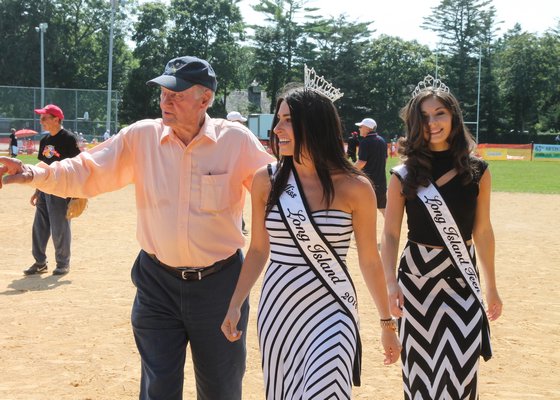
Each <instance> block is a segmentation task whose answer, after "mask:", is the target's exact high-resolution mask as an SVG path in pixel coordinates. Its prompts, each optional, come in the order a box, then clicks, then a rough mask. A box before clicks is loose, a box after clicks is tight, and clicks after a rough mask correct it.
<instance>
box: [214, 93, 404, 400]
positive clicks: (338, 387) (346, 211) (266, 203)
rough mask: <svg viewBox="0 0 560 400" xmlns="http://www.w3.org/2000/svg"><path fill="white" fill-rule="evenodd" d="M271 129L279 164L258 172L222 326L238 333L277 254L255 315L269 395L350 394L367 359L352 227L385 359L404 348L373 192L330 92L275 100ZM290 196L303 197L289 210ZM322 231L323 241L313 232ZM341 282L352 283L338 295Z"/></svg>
mask: <svg viewBox="0 0 560 400" xmlns="http://www.w3.org/2000/svg"><path fill="white" fill-rule="evenodd" d="M273 126H274V129H273V135H272V137H271V147H272V148H273V150H274V152H275V154H276V155H277V157H278V158H279V161H278V163H277V165H276V166H275V167H269V168H265V169H262V170H260V171H258V172H257V174H256V176H255V178H254V181H253V185H252V193H251V199H252V207H253V209H252V228H251V233H252V237H251V244H250V247H249V250H248V252H247V257H246V259H245V262H244V264H243V268H242V272H241V275H240V278H239V281H238V283H237V288H236V290H235V293H234V295H233V297H232V300H231V303H230V307H229V310H228V313H227V315H226V317H225V320H224V322H223V324H222V331H223V332H224V334H225V335H226V337H227V338H228V339H229V340H231V341H235V340H238V339H239V338H240V336H241V335H242V333H243V332H240V331H238V330H237V322H238V320H239V315H240V307H241V304H243V301H244V300H245V299H246V298H247V296H248V295H249V292H250V290H251V288H252V286H253V285H254V284H255V282H256V280H257V279H258V277H259V275H260V274H261V272H262V270H263V268H264V266H265V264H266V262H267V260H268V259H270V262H269V264H268V268H267V270H266V274H265V276H264V280H263V287H262V290H261V297H260V302H259V310H258V321H257V326H258V334H259V343H260V349H261V354H262V366H263V372H264V379H265V390H266V398H267V399H268V400H288V399H294V400H295V399H297V400H300V399H311V398H314V399H327V398H329V399H330V398H338V399H350V398H351V388H352V382H354V384H358V383H359V358H360V355H359V354H360V344H359V331H358V328H357V321H356V320H355V319H356V318H355V314H354V315H353V314H352V311H356V310H350V308H352V307H356V308H357V301H356V298H355V293H354V292H353V286H352V285H351V279H350V276H349V274H348V268H347V266H346V263H345V258H346V254H347V251H348V248H349V246H350V238H351V235H352V232H353V233H354V236H355V240H356V246H357V250H358V255H359V264H360V268H361V272H362V275H363V277H364V280H365V282H366V284H367V287H368V289H369V292H370V294H371V296H372V297H373V300H374V302H375V305H376V307H377V310H378V313H379V316H380V318H381V319H382V320H384V321H382V325H383V326H384V327H382V329H381V343H382V345H383V349H384V362H385V364H391V363H394V362H396V361H397V359H398V357H399V352H400V344H399V342H398V339H397V336H396V333H395V330H393V329H392V328H393V327H394V326H393V322H394V321H393V320H392V319H391V314H390V312H389V303H388V298H387V292H386V286H385V278H384V274H383V267H382V264H381V258H380V256H379V253H378V251H377V249H376V243H377V241H376V207H375V204H376V201H375V193H374V191H373V188H372V185H371V183H370V181H369V180H368V179H367V177H365V176H364V175H363V174H362V173H361V172H359V171H358V170H356V169H355V168H354V167H353V166H352V165H351V164H350V163H349V161H348V160H347V157H346V155H345V153H344V149H343V142H342V140H343V139H342V128H341V124H340V120H339V117H338V114H337V111H336V108H335V107H334V105H333V103H332V102H331V101H330V100H329V99H328V98H327V97H325V96H323V95H321V94H319V93H317V92H315V91H313V90H308V89H301V88H300V89H293V90H291V91H289V92H288V93H287V94H286V95H285V96H282V97H281V98H279V100H278V103H277V107H276V115H275V119H274V125H273ZM285 196H287V197H288V198H289V199H288V201H292V200H293V199H294V198H299V197H301V202H295V203H291V205H290V206H288V207H285V204H284V205H283V203H282V202H283V201H284V199H285V198H286V197H285ZM299 206H301V210H300V211H297V212H296V211H295V210H296V209H297V207H299ZM291 223H294V224H295V230H291V229H292V228H289V225H290V224H291ZM315 233H316V236H317V237H318V238H319V239H318V240H319V241H320V244H317V243H315V242H313V240H312V239H310V238H309V236H312V235H314V234H315ZM312 242H313V243H312ZM309 249H312V250H311V251H314V253H313V256H310V255H309V252H308V251H309ZM317 249H321V251H317ZM323 249H324V253H323ZM327 252H330V253H329V254H330V256H328V257H326V256H324V257H323V254H327ZM317 259H318V260H319V261H320V262H319V263H318V264H317V265H319V266H318V267H317V268H316V267H315V263H316V262H317ZM332 260H336V261H337V262H335V263H330V261H332ZM349 267H352V266H349ZM320 269H323V271H320ZM336 271H338V272H336ZM337 273H340V274H341V275H336V274H337ZM325 277H326V278H325ZM340 283H345V284H347V287H349V288H350V289H349V290H348V291H346V292H343V293H342V294H341V296H338V294H337V293H338V292H337V291H336V290H337V288H336V286H337V285H338V284H340ZM333 287H334V289H333ZM395 325H396V324H395ZM395 328H396V326H395Z"/></svg>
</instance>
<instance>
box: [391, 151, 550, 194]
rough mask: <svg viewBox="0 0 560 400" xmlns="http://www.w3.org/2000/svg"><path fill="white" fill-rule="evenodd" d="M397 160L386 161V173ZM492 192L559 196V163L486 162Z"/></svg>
mask: <svg viewBox="0 0 560 400" xmlns="http://www.w3.org/2000/svg"><path fill="white" fill-rule="evenodd" d="M397 164H398V158H389V159H388V160H387V171H389V169H391V168H392V167H393V166H395V165H397ZM488 164H489V165H490V172H491V173H492V191H494V192H522V193H549V194H560V162H554V161H488Z"/></svg>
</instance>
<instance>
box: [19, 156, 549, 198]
mask: <svg viewBox="0 0 560 400" xmlns="http://www.w3.org/2000/svg"><path fill="white" fill-rule="evenodd" d="M18 158H19V159H20V160H22V161H23V162H24V163H29V164H34V163H36V162H37V156H36V155H31V156H27V155H20V156H18ZM397 163H398V158H389V159H388V160H387V171H389V169H390V168H391V167H393V166H395V165H396V164H397ZM489 164H490V172H491V173H492V190H493V191H495V192H523V193H553V194H560V162H553V161H489Z"/></svg>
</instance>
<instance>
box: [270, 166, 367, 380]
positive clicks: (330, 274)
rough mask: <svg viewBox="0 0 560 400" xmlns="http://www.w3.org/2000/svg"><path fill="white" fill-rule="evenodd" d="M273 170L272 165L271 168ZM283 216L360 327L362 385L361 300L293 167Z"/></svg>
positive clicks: (356, 375) (319, 274)
mask: <svg viewBox="0 0 560 400" xmlns="http://www.w3.org/2000/svg"><path fill="white" fill-rule="evenodd" d="M269 171H271V172H272V168H269ZM278 208H279V211H280V215H281V216H282V219H283V220H284V222H285V224H286V226H288V228H289V230H290V233H291V236H292V238H293V239H294V242H295V243H296V245H297V246H298V248H299V250H300V252H301V254H302V256H303V257H304V258H305V260H306V261H307V263H308V264H309V265H310V266H311V267H313V268H312V269H313V271H314V272H315V273H316V275H317V277H318V278H319V279H320V280H321V281H322V282H323V284H324V285H325V287H326V288H327V289H328V290H329V291H330V292H331V294H332V295H333V296H334V298H335V299H336V300H337V301H338V302H339V303H340V304H341V305H342V307H343V309H344V310H345V312H346V313H347V314H348V315H349V316H350V317H351V319H352V322H353V323H354V326H355V327H356V335H357V337H356V355H355V357H354V370H353V378H352V380H353V383H354V386H360V373H361V356H362V347H361V341H360V334H359V322H358V321H359V318H358V300H357V297H356V290H355V288H354V284H353V283H352V279H351V277H350V275H349V273H348V270H347V269H346V268H345V267H343V265H344V263H343V261H342V260H341V259H340V257H339V256H338V254H337V253H336V251H335V250H334V249H333V247H332V246H331V244H330V243H328V241H327V240H326V239H325V237H324V236H323V234H322V233H321V231H320V230H319V229H318V227H317V226H316V225H315V223H314V222H313V220H312V219H311V218H310V214H311V213H310V210H309V207H308V205H307V201H306V200H305V197H304V194H303V190H302V188H301V185H300V182H299V179H298V177H297V173H296V172H295V170H292V171H291V173H290V177H289V179H288V182H287V184H286V188H285V189H284V191H283V193H282V195H281V196H280V199H279V201H278Z"/></svg>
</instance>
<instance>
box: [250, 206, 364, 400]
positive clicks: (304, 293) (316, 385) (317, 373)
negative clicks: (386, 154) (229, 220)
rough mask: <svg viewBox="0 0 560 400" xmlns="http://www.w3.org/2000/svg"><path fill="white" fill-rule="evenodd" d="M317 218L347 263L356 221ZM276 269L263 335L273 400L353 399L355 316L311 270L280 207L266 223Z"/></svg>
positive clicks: (270, 272) (323, 214) (266, 285)
mask: <svg viewBox="0 0 560 400" xmlns="http://www.w3.org/2000/svg"><path fill="white" fill-rule="evenodd" d="M311 217H312V218H313V220H314V221H315V223H316V224H317V225H318V227H319V229H320V231H321V232H322V233H323V235H324V236H325V238H326V240H327V241H328V242H329V243H331V245H332V246H333V247H334V249H335V250H336V252H337V254H338V255H339V256H340V257H341V259H342V260H345V258H346V254H347V252H348V247H349V245H350V237H351V235H352V218H351V215H350V214H348V213H346V212H343V211H337V210H328V211H315V212H313V213H312V214H311ZM266 228H267V231H268V233H269V237H270V248H271V255H270V264H269V266H268V268H267V270H266V273H265V276H264V280H263V287H262V292H261V299H260V304H259V310H258V321H257V329H258V334H259V342H260V348H261V353H262V366H263V373H264V378H265V389H266V398H267V399H268V400H290V399H294V400H295V399H297V400H300V399H321V400H323V399H350V398H351V389H352V366H353V362H354V355H355V354H356V340H357V339H356V330H355V328H354V324H353V322H352V320H351V319H350V318H349V316H348V315H347V314H346V313H345V311H344V310H343V308H342V306H341V305H340V304H339V303H338V302H337V300H336V299H335V298H334V297H333V295H332V294H331V293H330V292H329V290H328V289H327V288H326V287H325V286H323V284H322V283H321V281H320V280H319V279H318V278H317V276H316V274H315V272H314V271H313V270H312V269H311V268H312V267H310V266H309V265H307V264H306V262H305V260H304V258H303V257H302V256H301V254H300V252H299V250H298V248H297V246H296V244H295V243H294V241H293V239H292V237H291V236H290V233H289V232H288V230H287V229H288V228H287V227H286V225H285V224H284V222H283V221H282V218H281V216H280V213H279V212H278V208H277V207H276V206H275V207H274V208H273V209H272V211H271V212H270V214H269V215H268V216H267V219H266Z"/></svg>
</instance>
